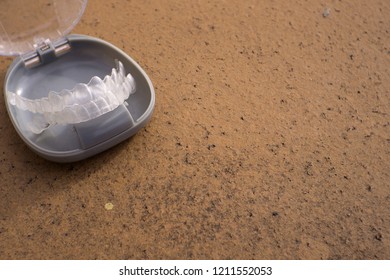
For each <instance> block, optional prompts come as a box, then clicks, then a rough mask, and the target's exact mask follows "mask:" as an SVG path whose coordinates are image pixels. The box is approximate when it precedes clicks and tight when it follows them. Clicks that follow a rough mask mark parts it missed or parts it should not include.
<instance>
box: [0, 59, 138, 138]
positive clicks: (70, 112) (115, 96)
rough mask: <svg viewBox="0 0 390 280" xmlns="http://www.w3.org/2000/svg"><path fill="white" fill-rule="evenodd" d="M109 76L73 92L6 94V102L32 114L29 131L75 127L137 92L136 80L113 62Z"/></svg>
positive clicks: (65, 90)
mask: <svg viewBox="0 0 390 280" xmlns="http://www.w3.org/2000/svg"><path fill="white" fill-rule="evenodd" d="M116 64H117V67H116V68H113V69H112V71H111V75H110V76H109V75H107V76H105V77H104V79H103V80H102V79H100V78H99V77H97V76H94V77H92V79H91V80H90V82H89V83H88V84H83V83H79V84H77V85H76V86H75V87H74V88H73V89H72V90H67V89H64V90H62V91H61V92H59V93H57V92H55V91H50V92H49V95H48V97H44V98H40V99H35V100H31V99H28V98H25V97H22V96H20V95H17V94H15V93H13V92H10V91H8V92H7V97H8V102H9V103H10V104H11V105H13V106H16V107H17V108H19V109H21V110H25V111H29V112H31V113H33V119H32V121H31V123H30V124H28V128H29V129H30V130H31V131H32V132H33V133H35V134H39V133H42V132H43V131H44V130H45V129H47V128H48V127H50V126H51V125H55V124H75V123H81V122H86V121H89V120H92V119H95V118H97V117H99V116H101V115H103V114H105V113H108V112H110V111H112V110H114V109H115V108H117V107H118V106H119V105H121V104H123V103H124V102H125V100H126V99H127V98H129V96H130V94H132V93H134V92H135V91H136V85H135V80H134V78H133V76H131V74H127V75H126V73H125V69H124V67H123V64H122V63H121V62H120V61H118V60H117V61H116Z"/></svg>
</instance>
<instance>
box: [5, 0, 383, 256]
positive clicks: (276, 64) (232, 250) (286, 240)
mask: <svg viewBox="0 0 390 280" xmlns="http://www.w3.org/2000/svg"><path fill="white" fill-rule="evenodd" d="M327 8H329V9H327ZM389 14H390V2H389V1H384V0H382V1H380V0H372V1H363V0H356V1H327V2H326V3H325V2H324V1H303V0H292V1H273V0H267V1H254V0H248V1H233V0H231V1H230V0H229V1H206V0H199V1H180V0H176V1H174V0H162V1H140V0H134V1H119V0H117V1H107V0H95V1H94V0H91V1H89V3H88V6H87V9H86V11H85V14H84V15H83V17H82V19H81V21H80V23H79V24H78V25H77V26H76V28H75V29H74V30H73V33H80V34H87V35H91V36H95V37H99V38H102V39H104V40H107V41H109V42H111V43H113V44H114V45H116V46H118V47H119V48H122V49H123V50H124V51H125V52H127V53H128V54H129V55H130V56H131V57H132V58H133V59H135V60H136V61H137V62H138V63H139V64H140V65H141V66H142V67H143V68H144V70H145V71H146V72H147V73H148V75H149V76H150V78H151V80H152V82H153V84H154V86H155V90H156V106H155V111H154V114H153V117H152V119H151V121H150V123H149V124H148V125H147V126H146V127H145V128H144V129H142V130H141V131H140V132H139V133H138V134H136V135H135V136H134V137H132V138H131V139H129V140H127V141H125V142H123V143H121V144H119V145H117V146H115V147H114V148H112V149H110V150H108V151H106V152H103V153H101V154H99V155H97V156H95V157H93V158H90V159H87V160H84V161H81V162H77V163H72V164H57V163H52V162H49V161H46V160H44V159H42V158H40V157H39V156H37V155H36V154H34V153H33V152H32V151H30V149H29V148H28V147H27V146H26V145H25V144H24V142H23V141H22V140H21V138H19V136H18V135H17V133H16V131H15V130H14V128H13V126H12V124H11V122H10V119H9V117H8V115H7V112H6V109H5V104H4V99H3V98H1V99H0V135H1V137H0V178H1V179H0V196H1V200H0V201H1V203H0V258H1V259H389V258H390V210H389V205H390V183H389V182H390V70H389V69H390V49H389V47H390V35H389V32H390V17H389ZM10 63H11V59H10V58H5V57H1V58H0V77H1V80H0V87H1V88H2V87H3V80H4V77H5V73H6V71H7V68H8V67H9V65H10Z"/></svg>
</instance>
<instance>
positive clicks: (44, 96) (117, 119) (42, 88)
mask: <svg viewBox="0 0 390 280" xmlns="http://www.w3.org/2000/svg"><path fill="white" fill-rule="evenodd" d="M5 2H6V4H5V5H7V2H9V3H8V4H9V5H10V7H11V5H12V7H13V6H15V5H16V4H19V5H20V6H19V7H24V6H23V5H22V4H26V3H27V2H28V1H23V0H6V1H5ZM65 2H66V3H65ZM34 4H35V7H36V6H39V5H40V4H42V5H41V6H40V7H38V8H37V9H36V11H35V9H34V11H35V12H37V14H38V15H39V16H36V17H33V19H32V20H31V18H29V19H28V20H29V22H28V23H26V26H28V27H29V28H30V29H28V30H30V31H31V32H25V30H27V29H26V27H25V26H20V27H19V26H17V27H15V26H16V25H17V24H19V23H20V21H18V19H10V20H8V21H7V18H6V16H7V15H6V14H5V13H4V14H1V12H0V54H2V55H19V57H17V58H16V59H15V60H14V61H13V63H12V64H11V66H10V68H9V69H8V72H7V74H6V78H5V84H4V95H5V104H6V107H7V110H8V114H9V116H10V119H11V121H12V123H13V125H14V127H15V129H16V131H17V132H18V134H19V135H20V137H21V138H22V139H23V140H24V142H25V143H26V144H27V145H28V146H29V147H30V148H31V149H32V150H33V151H35V152H36V153H38V154H39V155H40V156H42V157H44V158H46V159H48V160H51V161H56V162H73V161H78V160H82V159H85V158H87V157H90V156H93V155H95V154H97V153H100V152H102V151H104V150H106V149H108V148H110V147H112V146H114V145H116V144H118V143H120V142H122V141H123V140H125V139H127V138H129V137H131V136H132V135H134V134H135V133H136V132H137V131H138V130H140V129H141V128H142V127H144V126H145V125H146V124H147V122H148V121H149V120H150V118H151V115H152V113H153V108H154V103H155V93H154V88H153V85H152V83H151V81H150V79H149V77H148V76H147V75H146V73H145V72H144V71H143V69H142V68H141V67H140V66H139V65H138V64H137V63H136V62H135V61H134V60H133V59H131V58H130V57H129V56H128V55H127V54H126V53H124V52H123V51H121V50H120V49H118V48H117V47H115V46H113V45H112V44H110V43H108V42H105V41H103V40H100V39H97V38H93V37H89V36H85V35H68V36H65V35H66V33H67V32H68V31H69V30H71V29H72V28H73V27H74V25H75V24H77V22H78V20H79V18H80V16H81V14H82V13H83V11H84V8H85V5H86V1H80V0H72V1H64V0H63V1H60V0H52V1H48V0H46V1H37V2H34ZM48 4H50V5H48ZM42 7H44V8H42ZM64 7H66V8H64ZM69 7H71V8H69ZM21 10H22V14H23V11H26V12H25V14H28V15H30V14H31V7H30V8H28V7H25V9H23V8H21ZM42 13H43V15H42ZM31 21H33V22H31ZM31 24H32V25H33V27H34V28H31ZM20 30H24V31H23V32H20ZM15 34H16V35H15ZM37 34H39V36H37ZM59 35H60V37H59V38H58V36H59ZM37 38H38V39H37Z"/></svg>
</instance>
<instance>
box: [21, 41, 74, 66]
mask: <svg viewBox="0 0 390 280" xmlns="http://www.w3.org/2000/svg"><path fill="white" fill-rule="evenodd" d="M70 49H71V46H70V43H69V41H68V39H66V38H63V39H61V40H58V41H56V42H54V43H53V42H51V41H50V40H49V39H47V40H45V41H43V42H42V43H39V44H37V45H36V48H35V51H31V52H28V53H26V54H23V55H22V56H21V57H22V60H23V62H24V66H25V67H26V68H33V67H36V66H38V65H41V64H45V63H49V62H51V61H53V60H55V59H56V58H57V57H59V56H61V55H63V54H65V53H67V52H69V51H70Z"/></svg>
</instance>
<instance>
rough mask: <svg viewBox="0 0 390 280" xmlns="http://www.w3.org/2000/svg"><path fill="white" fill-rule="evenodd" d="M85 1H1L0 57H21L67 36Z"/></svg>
mask: <svg viewBox="0 0 390 280" xmlns="http://www.w3.org/2000/svg"><path fill="white" fill-rule="evenodd" d="M86 4H87V0H66V1H65V0H35V1H31V0H1V1H0V55H21V54H24V53H26V52H29V51H32V50H34V49H35V48H36V46H37V45H39V44H40V43H43V42H44V41H46V40H50V41H52V42H54V41H56V40H58V39H60V38H62V37H64V36H65V35H67V34H68V33H69V32H70V31H71V30H72V29H73V27H74V26H75V25H76V24H77V23H78V22H79V20H80V18H81V15H82V14H83V12H84V9H85V6H86Z"/></svg>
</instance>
